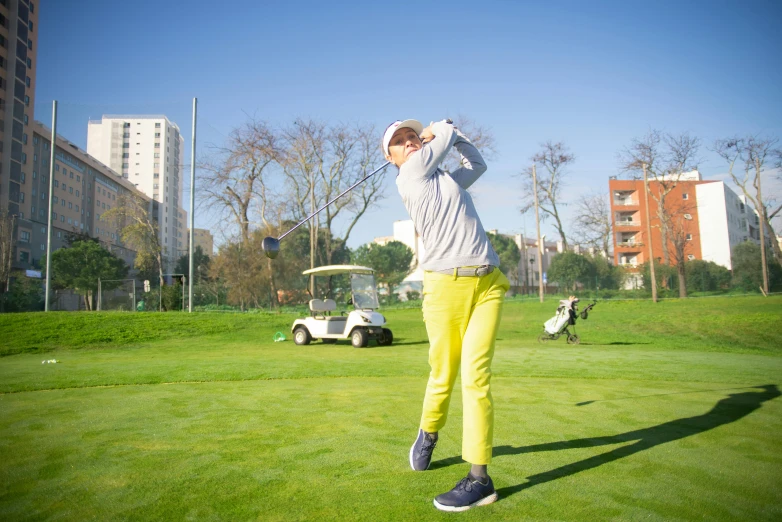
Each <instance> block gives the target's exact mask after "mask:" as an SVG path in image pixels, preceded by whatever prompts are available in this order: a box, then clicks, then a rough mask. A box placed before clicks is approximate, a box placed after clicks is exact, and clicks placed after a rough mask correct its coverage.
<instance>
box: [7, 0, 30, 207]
mask: <svg viewBox="0 0 782 522" xmlns="http://www.w3.org/2000/svg"><path fill="white" fill-rule="evenodd" d="M37 50H38V6H37V4H36V3H35V2H31V1H28V0H0V209H6V211H7V212H8V213H9V214H12V215H16V216H18V217H22V216H23V214H22V213H23V212H25V210H24V208H23V207H25V204H24V203H25V202H24V201H21V200H20V198H22V197H24V196H23V194H25V193H28V194H29V190H30V189H29V181H30V178H31V174H32V170H33V169H32V161H31V158H32V155H33V152H32V149H33V143H32V132H31V130H30V126H31V123H32V122H33V121H35V120H34V114H33V108H34V106H35V69H36V65H37ZM25 215H26V214H25Z"/></svg>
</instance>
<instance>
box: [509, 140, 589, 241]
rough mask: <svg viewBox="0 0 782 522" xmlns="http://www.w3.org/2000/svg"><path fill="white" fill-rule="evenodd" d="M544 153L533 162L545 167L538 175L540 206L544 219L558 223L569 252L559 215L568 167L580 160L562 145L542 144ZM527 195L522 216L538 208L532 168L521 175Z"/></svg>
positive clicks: (523, 202) (555, 224) (559, 143)
mask: <svg viewBox="0 0 782 522" xmlns="http://www.w3.org/2000/svg"><path fill="white" fill-rule="evenodd" d="M540 147H541V148H540V151H539V152H538V153H537V154H535V155H534V156H532V158H531V159H532V161H533V162H534V163H536V164H537V165H540V166H541V167H543V169H539V170H538V172H537V177H538V205H539V207H540V210H542V211H543V212H544V216H543V219H544V220H545V219H546V217H551V218H553V219H554V227H555V228H556V229H557V232H559V237H560V238H561V239H562V246H563V247H564V249H565V250H567V249H568V242H567V236H566V234H565V227H564V224H563V223H562V219H561V217H560V215H559V212H560V211H559V207H560V206H563V205H564V203H563V202H562V195H561V189H562V188H563V187H564V178H565V177H566V175H567V167H568V165H571V164H572V163H573V162H574V161H575V160H576V157H575V156H574V155H573V154H571V153H570V151H569V150H568V147H567V145H565V144H564V143H562V142H557V143H554V142H552V141H550V140H549V141H547V142H545V143H542V144H541V146H540ZM521 178H522V182H523V193H524V194H525V196H524V198H523V199H522V206H521V212H522V214H523V213H526V212H527V211H529V210H530V209H531V208H532V207H533V206H534V196H535V194H534V188H533V182H532V167H529V168H527V169H525V170H524V171H523V172H522V173H521Z"/></svg>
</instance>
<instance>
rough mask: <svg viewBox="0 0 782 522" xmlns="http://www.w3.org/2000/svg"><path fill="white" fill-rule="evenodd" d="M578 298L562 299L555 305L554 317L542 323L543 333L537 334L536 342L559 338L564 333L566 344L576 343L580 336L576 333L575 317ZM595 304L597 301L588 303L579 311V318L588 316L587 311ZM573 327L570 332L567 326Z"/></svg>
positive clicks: (579, 340)
mask: <svg viewBox="0 0 782 522" xmlns="http://www.w3.org/2000/svg"><path fill="white" fill-rule="evenodd" d="M578 302H579V300H578V299H574V300H572V301H571V300H570V299H562V300H561V301H560V302H559V306H558V307H557V313H556V315H555V316H554V317H552V318H551V319H549V320H548V321H546V322H545V323H544V324H543V333H542V334H540V335H539V336H538V342H541V343H542V342H546V341H552V340H556V339H559V336H560V335H565V336H566V338H567V342H568V344H578V343H580V342H581V338H580V337H579V336H578V335H577V334H576V319H577V318H578ZM596 304H597V301H594V302H592V303H591V304H589V305H588V306H587V307H586V308H584V310H583V311H582V312H581V319H586V318H587V317H588V316H589V311H590V310H591V309H592V308H593V307H594V306H595V305H596ZM571 326H572V327H573V332H572V333H571V332H570V330H569V327H571Z"/></svg>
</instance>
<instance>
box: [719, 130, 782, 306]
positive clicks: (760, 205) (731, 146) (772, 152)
mask: <svg viewBox="0 0 782 522" xmlns="http://www.w3.org/2000/svg"><path fill="white" fill-rule="evenodd" d="M778 142H779V140H778V139H777V138H759V137H756V136H748V137H745V138H728V139H723V140H717V141H716V143H715V145H714V151H715V152H716V153H717V154H719V155H720V156H721V157H722V159H724V160H725V161H726V162H727V164H728V173H729V174H730V177H731V179H732V180H733V182H734V183H735V184H736V185H737V186H738V187H740V188H741V191H742V193H743V194H744V197H745V198H746V199H747V200H748V201H749V202H751V203H752V205H753V206H754V207H755V209H756V210H757V212H758V214H760V215H759V221H760V224H761V226H760V252H761V263H762V265H763V281H764V286H765V288H764V290H765V291H766V292H768V271H767V270H768V267H767V266H766V241H765V236H766V232H768V233H769V236H770V237H771V245H772V249H773V252H774V257H775V258H776V259H779V260H782V251H780V248H779V243H778V242H777V240H776V233H775V232H774V228H773V227H772V226H771V220H772V219H773V218H774V217H775V216H776V215H777V214H778V213H779V211H780V210H782V205H780V206H779V207H777V208H776V209H775V210H773V211H771V212H769V202H768V200H764V199H763V194H762V188H761V187H762V186H761V179H760V178H761V175H762V174H763V172H764V171H765V170H766V167H767V162H769V161H775V163H773V165H774V166H775V167H777V168H778V167H779V164H780V158H782V151H780V150H779V149H777V148H775V147H776V145H777V143H778ZM737 162H740V163H742V164H743V173H741V174H739V173H737V172H736V170H735V168H734V167H735V166H736V163H737ZM750 186H751V187H752V189H754V190H751V189H750Z"/></svg>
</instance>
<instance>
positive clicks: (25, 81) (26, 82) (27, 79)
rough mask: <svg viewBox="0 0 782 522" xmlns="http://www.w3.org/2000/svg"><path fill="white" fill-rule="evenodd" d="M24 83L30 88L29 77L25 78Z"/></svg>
mask: <svg viewBox="0 0 782 522" xmlns="http://www.w3.org/2000/svg"><path fill="white" fill-rule="evenodd" d="M24 83H25V84H27V86H28V87H29V86H30V77H29V76H26V77H25V79H24Z"/></svg>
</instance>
